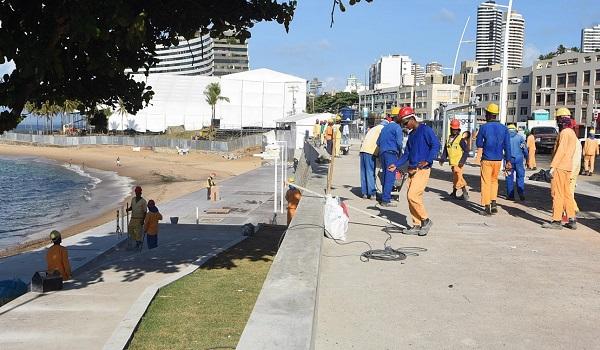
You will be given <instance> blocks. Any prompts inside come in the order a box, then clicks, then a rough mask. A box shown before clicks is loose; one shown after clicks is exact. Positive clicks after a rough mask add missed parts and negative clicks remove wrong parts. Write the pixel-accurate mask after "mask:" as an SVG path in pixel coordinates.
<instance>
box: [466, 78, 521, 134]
mask: <svg viewBox="0 0 600 350" xmlns="http://www.w3.org/2000/svg"><path fill="white" fill-rule="evenodd" d="M495 68H497V69H493V70H488V71H483V72H479V73H478V74H477V76H476V81H475V86H477V85H481V84H483V85H481V86H479V87H477V88H476V89H475V90H474V91H473V93H474V94H475V96H476V97H477V98H478V99H479V105H478V107H477V108H475V114H476V115H477V116H478V118H479V119H484V112H483V110H484V108H485V107H486V106H487V105H488V104H489V103H491V102H493V103H496V104H500V85H501V83H500V82H493V81H492V80H493V79H494V78H498V77H500V76H501V72H502V71H501V69H500V67H499V66H496V67H495ZM508 79H509V83H508V89H507V94H508V96H507V97H508V99H507V105H506V106H505V108H506V122H507V123H517V122H526V121H527V119H529V118H530V116H531V112H532V110H531V108H532V106H531V100H532V91H531V80H532V71H531V67H526V68H517V69H510V70H509V71H508ZM511 80H514V81H515V82H512V81H511ZM517 81H518V82H517ZM486 82H489V83H487V84H486ZM501 108H502V107H501Z"/></svg>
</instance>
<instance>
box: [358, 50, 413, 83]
mask: <svg viewBox="0 0 600 350" xmlns="http://www.w3.org/2000/svg"><path fill="white" fill-rule="evenodd" d="M411 67H412V59H411V58H410V57H408V56H403V55H389V56H384V57H381V58H380V59H379V60H378V61H377V62H375V63H374V64H372V65H371V68H370V69H369V89H371V90H373V89H381V88H386V87H392V86H396V87H397V86H401V85H412V84H413V79H412V75H411Z"/></svg>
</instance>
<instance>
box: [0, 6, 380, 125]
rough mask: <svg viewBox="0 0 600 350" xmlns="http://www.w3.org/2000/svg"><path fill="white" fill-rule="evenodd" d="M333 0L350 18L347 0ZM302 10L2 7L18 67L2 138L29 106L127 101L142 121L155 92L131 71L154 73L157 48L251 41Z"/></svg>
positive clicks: (0, 51)
mask: <svg viewBox="0 0 600 350" xmlns="http://www.w3.org/2000/svg"><path fill="white" fill-rule="evenodd" d="M332 1H333V8H334V9H335V8H336V7H337V8H339V9H340V10H341V11H344V4H343V1H342V0H332ZM344 1H345V0H344ZM365 1H367V2H371V1H372V0H365ZM357 2H360V0H349V3H350V4H351V5H353V4H355V3H357ZM296 6H297V1H296V0H286V1H281V2H278V1H277V0H202V1H178V0H102V1H98V0H77V1H75V0H72V1H47V0H27V1H23V0H0V64H2V63H5V62H6V60H12V61H14V63H15V65H16V68H15V70H14V71H12V73H11V74H5V75H4V76H3V77H0V78H1V79H0V106H5V107H8V108H9V110H8V111H4V112H2V113H1V114H0V132H2V131H4V130H8V129H12V128H14V127H15V126H16V125H17V124H18V122H19V121H20V118H21V112H22V111H23V108H24V106H25V104H26V102H27V101H29V102H31V103H32V104H33V105H35V106H37V107H41V105H42V104H43V103H45V102H46V101H48V102H49V103H50V104H57V105H61V104H63V103H64V101H65V100H67V99H70V100H77V101H79V102H80V103H81V104H82V106H84V107H85V108H87V109H90V110H91V109H93V108H94V107H95V105H97V104H102V105H106V106H115V105H116V104H117V103H118V99H119V98H121V99H122V100H123V102H124V104H125V107H126V109H127V111H128V112H129V113H132V114H135V113H136V112H137V111H138V110H140V109H141V108H143V107H144V105H145V104H147V103H148V102H149V101H150V99H151V98H152V95H153V92H152V88H151V87H150V86H146V84H145V83H144V82H136V81H134V80H133V79H132V78H131V77H130V76H129V75H127V74H126V73H125V69H126V68H131V69H132V70H133V71H134V72H138V71H144V72H145V73H146V74H148V71H149V69H150V68H151V67H153V66H154V65H156V63H157V60H156V58H155V57H154V56H155V54H156V52H155V50H156V45H165V46H171V45H178V44H179V38H180V37H184V38H187V39H190V38H192V37H194V35H196V33H198V32H199V33H200V34H210V36H212V37H215V38H216V37H223V35H224V33H225V32H233V33H234V36H235V37H236V38H238V39H240V40H242V41H244V40H246V39H247V38H249V37H250V28H252V27H253V25H254V24H255V23H257V22H261V21H277V22H278V23H280V24H282V25H283V26H284V27H285V29H286V31H287V30H288V29H289V24H290V22H291V21H292V19H293V16H294V11H295V9H296ZM332 15H333V11H332ZM332 18H333V17H332Z"/></svg>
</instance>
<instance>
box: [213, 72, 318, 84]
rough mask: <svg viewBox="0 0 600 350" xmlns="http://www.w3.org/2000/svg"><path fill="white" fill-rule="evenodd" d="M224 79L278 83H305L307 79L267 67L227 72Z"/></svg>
mask: <svg viewBox="0 0 600 350" xmlns="http://www.w3.org/2000/svg"><path fill="white" fill-rule="evenodd" d="M221 79H223V80H254V81H268V82H276V83H304V84H306V79H303V78H299V77H296V76H293V75H289V74H285V73H281V72H276V71H274V70H270V69H267V68H259V69H253V70H249V71H246V72H240V73H233V74H227V75H224V76H222V77H221Z"/></svg>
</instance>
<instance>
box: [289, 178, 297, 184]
mask: <svg viewBox="0 0 600 350" xmlns="http://www.w3.org/2000/svg"><path fill="white" fill-rule="evenodd" d="M294 182H296V180H295V179H294V178H293V177H289V178H288V183H289V184H293V183H294Z"/></svg>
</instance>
